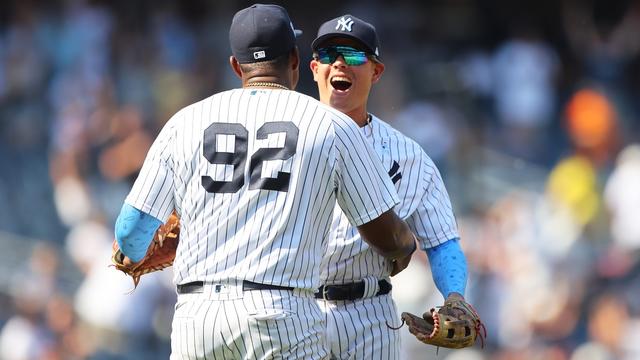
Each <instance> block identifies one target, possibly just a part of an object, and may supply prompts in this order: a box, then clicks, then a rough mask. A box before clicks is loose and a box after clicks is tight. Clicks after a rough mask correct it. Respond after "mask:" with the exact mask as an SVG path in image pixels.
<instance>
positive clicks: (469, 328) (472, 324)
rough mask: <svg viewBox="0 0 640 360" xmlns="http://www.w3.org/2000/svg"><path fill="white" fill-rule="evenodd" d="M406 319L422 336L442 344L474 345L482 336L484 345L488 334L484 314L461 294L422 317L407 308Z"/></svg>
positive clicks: (416, 332) (413, 331)
mask: <svg viewBox="0 0 640 360" xmlns="http://www.w3.org/2000/svg"><path fill="white" fill-rule="evenodd" d="M402 320H404V322H405V323H406V324H407V326H408V327H409V331H410V332H411V333H412V334H413V335H415V337H416V338H417V339H418V340H420V341H422V342H423V343H425V344H430V345H434V346H438V347H440V346H441V347H446V348H451V349H461V348H465V347H468V346H472V345H473V344H474V343H475V342H476V338H478V337H479V338H480V341H481V343H482V346H483V347H484V338H485V337H487V330H486V329H485V327H484V324H483V323H482V321H481V320H480V316H479V315H478V313H477V312H476V311H475V309H474V308H473V307H472V306H471V305H470V304H468V303H467V302H466V301H465V300H464V298H462V297H461V296H458V297H449V298H448V299H447V300H446V301H445V302H444V305H443V306H441V307H439V308H438V309H437V310H436V309H435V308H432V309H431V310H430V311H429V312H425V313H424V314H423V315H422V317H418V316H416V315H413V314H411V313H408V312H403V313H402Z"/></svg>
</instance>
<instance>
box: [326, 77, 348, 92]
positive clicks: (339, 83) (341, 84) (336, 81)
mask: <svg viewBox="0 0 640 360" xmlns="http://www.w3.org/2000/svg"><path fill="white" fill-rule="evenodd" d="M330 82H331V86H332V87H333V88H334V89H336V90H338V91H347V90H349V88H350V87H351V80H349V78H347V77H344V76H334V77H332V78H331V81H330Z"/></svg>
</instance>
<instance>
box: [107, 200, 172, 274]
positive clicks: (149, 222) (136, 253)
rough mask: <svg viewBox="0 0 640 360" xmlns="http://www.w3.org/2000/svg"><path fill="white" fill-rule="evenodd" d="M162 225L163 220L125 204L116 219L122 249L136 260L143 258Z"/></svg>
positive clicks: (117, 238) (117, 237)
mask: <svg viewBox="0 0 640 360" xmlns="http://www.w3.org/2000/svg"><path fill="white" fill-rule="evenodd" d="M160 225H162V221H160V220H158V219H156V218H154V217H153V216H151V215H149V214H147V213H145V212H142V211H140V210H138V209H136V208H134V207H133V206H131V205H129V204H124V205H123V206H122V210H120V215H118V219H116V229H115V235H116V241H117V242H118V245H119V246H120V251H122V253H123V254H124V255H126V256H127V257H128V258H129V259H131V260H133V261H135V262H138V261H140V260H142V258H143V257H144V255H145V254H146V253H147V248H149V244H151V240H153V235H154V234H155V233H156V230H158V228H159V227H160Z"/></svg>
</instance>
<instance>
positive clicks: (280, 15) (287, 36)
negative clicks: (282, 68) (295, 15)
mask: <svg viewBox="0 0 640 360" xmlns="http://www.w3.org/2000/svg"><path fill="white" fill-rule="evenodd" d="M300 34H302V31H300V30H296V29H294V28H293V23H292V22H291V19H290V18H289V14H288V13H287V10H285V9H284V8H283V7H281V6H278V5H264V4H254V5H251V6H249V7H248V8H246V9H242V10H240V11H238V12H237V13H236V14H235V15H234V16H233V21H232V22H231V28H230V29H229V44H230V45H231V52H232V53H233V56H235V58H236V59H237V60H238V62H239V63H241V64H248V63H255V62H260V61H267V60H272V59H275V58H277V57H278V56H280V55H283V54H285V53H287V52H288V51H290V50H291V49H293V47H294V46H295V45H296V37H297V36H300Z"/></svg>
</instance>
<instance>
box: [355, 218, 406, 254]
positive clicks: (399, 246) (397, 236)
mask: <svg viewBox="0 0 640 360" xmlns="http://www.w3.org/2000/svg"><path fill="white" fill-rule="evenodd" d="M358 230H359V231H360V235H362V238H363V239H364V240H365V241H366V242H367V243H368V244H369V246H371V248H372V249H373V250H375V251H376V252H377V253H378V254H380V255H381V256H383V257H385V258H387V259H390V260H396V259H402V258H405V257H407V256H409V255H411V254H412V253H413V252H414V251H415V250H416V248H417V245H416V239H415V236H414V235H413V233H412V232H411V230H410V229H409V227H408V226H407V224H406V223H405V222H404V221H403V220H402V219H400V218H399V217H398V216H397V215H396V214H395V212H393V211H392V210H390V211H387V212H385V213H384V214H382V215H381V216H380V217H378V218H377V219H374V220H372V221H371V222H369V223H366V224H364V225H361V226H358Z"/></svg>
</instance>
